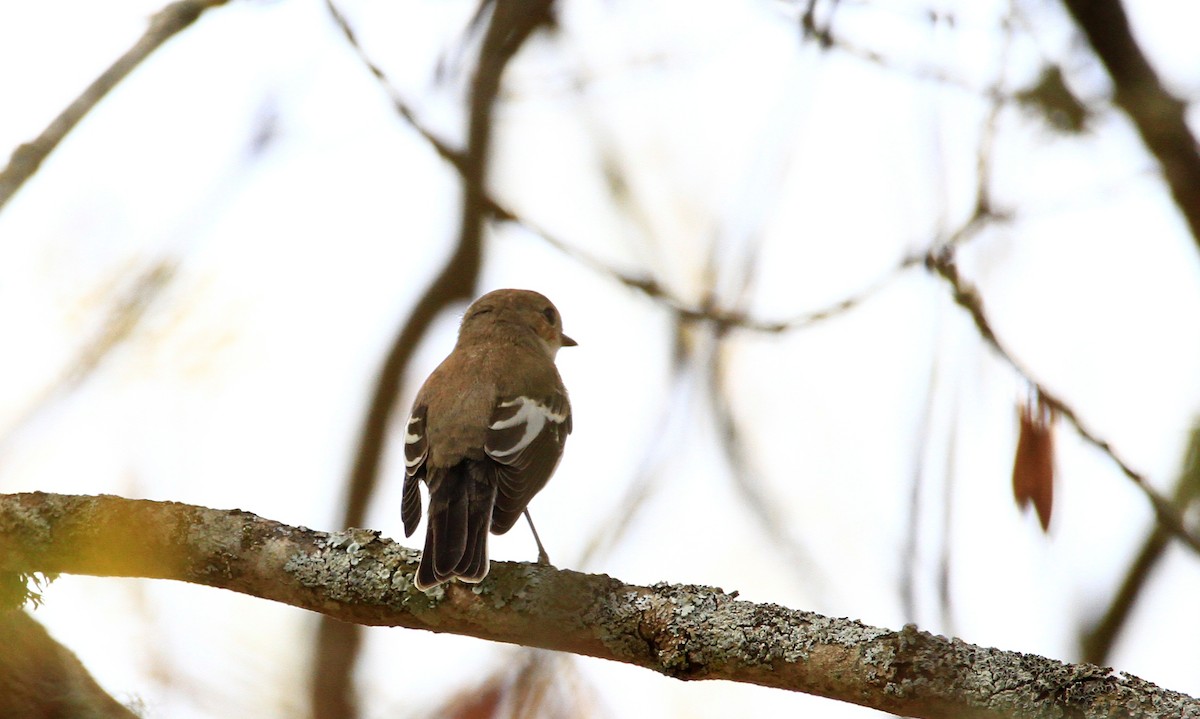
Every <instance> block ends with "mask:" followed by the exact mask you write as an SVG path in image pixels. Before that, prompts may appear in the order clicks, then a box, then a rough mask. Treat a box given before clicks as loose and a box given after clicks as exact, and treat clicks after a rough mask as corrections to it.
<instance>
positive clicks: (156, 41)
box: [0, 0, 227, 209]
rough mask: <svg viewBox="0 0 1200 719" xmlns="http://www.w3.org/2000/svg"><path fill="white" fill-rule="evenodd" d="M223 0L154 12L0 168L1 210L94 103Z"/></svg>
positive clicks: (194, 0) (190, 0) (187, 1)
mask: <svg viewBox="0 0 1200 719" xmlns="http://www.w3.org/2000/svg"><path fill="white" fill-rule="evenodd" d="M226 2H227V0H177V2H173V3H171V4H170V5H167V6H166V7H164V8H163V9H162V10H159V11H158V12H157V13H155V14H154V17H153V18H151V19H150V27H148V28H146V32H145V33H143V34H142V36H141V37H140V38H139V39H138V41H137V42H136V43H134V45H133V47H131V48H129V50H127V51H126V52H125V54H124V55H122V56H121V57H119V58H117V60H116V62H114V63H113V64H112V65H110V66H109V68H108V69H107V70H105V71H104V72H103V73H102V74H101V75H100V77H98V78H96V79H95V80H94V81H93V82H92V84H91V85H88V87H87V89H86V90H84V91H83V94H81V95H80V96H79V97H77V98H76V99H75V101H74V102H72V103H71V104H70V105H68V106H67V108H66V109H65V110H63V111H62V112H61V113H59V114H58V117H56V118H54V120H53V121H51V123H50V124H49V125H48V126H47V127H46V129H45V130H42V134H40V135H38V136H37V138H35V139H34V140H32V141H30V142H27V143H25V144H22V145H19V146H18V147H17V149H16V150H14V151H13V154H12V158H10V159H9V161H8V166H7V167H5V168H4V169H3V170H0V209H3V207H4V205H6V204H7V203H8V201H9V200H10V199H12V196H13V195H14V194H16V192H17V190H19V189H21V186H22V185H24V184H25V181H26V180H28V179H29V178H30V177H33V175H34V173H36V172H37V171H38V168H39V167H41V166H42V162H43V161H44V160H45V159H46V158H47V157H49V155H50V153H51V152H53V151H54V148H56V147H58V144H59V143H60V142H62V140H63V138H64V137H66V136H67V134H68V133H69V132H71V130H73V129H74V128H75V126H76V125H78V124H79V121H80V120H82V119H83V118H84V116H85V115H87V114H88V113H89V112H91V110H92V108H93V107H95V106H96V103H98V102H100V101H101V100H103V99H104V96H105V95H107V94H108V91H109V90H111V89H113V88H114V87H116V86H117V84H118V83H120V82H121V81H122V80H124V79H125V76H126V75H128V74H129V73H130V72H132V71H133V69H134V68H136V67H137V66H138V65H140V64H141V63H142V61H143V60H145V59H146V58H147V57H149V55H150V53H152V52H154V51H155V50H157V49H158V48H159V47H160V46H161V45H162V44H163V43H164V42H166V41H167V40H170V39H171V38H172V37H174V36H175V34H176V33H178V32H180V31H182V30H185V29H186V28H187V27H188V26H190V25H191V24H192V23H193V22H195V21H196V19H197V18H198V17H200V15H201V14H203V13H204V11H205V10H208V9H209V8H213V7H217V6H218V5H224V4H225V3H226Z"/></svg>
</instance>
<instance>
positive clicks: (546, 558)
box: [525, 507, 550, 567]
mask: <svg viewBox="0 0 1200 719" xmlns="http://www.w3.org/2000/svg"><path fill="white" fill-rule="evenodd" d="M525 520H526V521H528V522H529V531H531V532H533V541H535V542H537V545H538V564H541V565H544V566H547V567H548V566H550V555H549V554H546V548H545V547H543V546H542V539H541V537H539V536H538V533H537V529H536V528H534V526H533V517H531V516H529V508H528V507H526V508H525Z"/></svg>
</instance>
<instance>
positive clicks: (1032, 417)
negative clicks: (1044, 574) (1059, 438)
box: [1013, 390, 1054, 531]
mask: <svg viewBox="0 0 1200 719" xmlns="http://www.w3.org/2000/svg"><path fill="white" fill-rule="evenodd" d="M1018 414H1019V415H1020V420H1021V430H1020V434H1019V435H1018V437H1017V454H1016V458H1015V460H1014V461H1013V496H1014V497H1015V498H1016V500H1017V506H1018V507H1019V508H1020V509H1022V510H1024V509H1025V508H1026V507H1028V506H1029V504H1030V503H1032V504H1033V506H1034V508H1035V509H1036V510H1037V514H1038V520H1039V521H1040V522H1041V524H1042V531H1047V530H1048V529H1049V528H1050V509H1051V506H1052V505H1053V502H1054V427H1053V423H1054V411H1053V409H1051V408H1050V406H1049V405H1047V404H1046V402H1045V400H1044V399H1043V398H1042V396H1041V395H1040V394H1039V393H1038V392H1037V391H1036V390H1035V391H1034V392H1033V396H1031V397H1029V398H1027V399H1026V400H1025V402H1024V403H1023V404H1022V405H1021V406H1020V407H1019V408H1018Z"/></svg>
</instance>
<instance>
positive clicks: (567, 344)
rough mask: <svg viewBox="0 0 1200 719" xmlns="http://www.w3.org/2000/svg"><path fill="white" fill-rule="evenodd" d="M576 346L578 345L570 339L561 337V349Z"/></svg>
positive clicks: (564, 336)
mask: <svg viewBox="0 0 1200 719" xmlns="http://www.w3.org/2000/svg"><path fill="white" fill-rule="evenodd" d="M578 345H579V343H578V342H576V341H575V340H573V339H571V338H570V337H568V336H566V335H563V336H562V346H563V347H576V346H578Z"/></svg>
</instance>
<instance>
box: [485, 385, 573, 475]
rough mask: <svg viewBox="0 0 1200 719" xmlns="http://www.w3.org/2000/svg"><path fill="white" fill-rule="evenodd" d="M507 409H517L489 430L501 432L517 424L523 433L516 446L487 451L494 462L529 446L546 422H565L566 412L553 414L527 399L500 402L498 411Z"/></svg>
mask: <svg viewBox="0 0 1200 719" xmlns="http://www.w3.org/2000/svg"><path fill="white" fill-rule="evenodd" d="M507 407H518V409H517V411H516V414H514V415H513V416H511V417H507V418H505V419H502V420H499V421H496V422H493V423H492V424H491V425H490V426H489V428H490V429H493V430H503V429H508V428H510V427H516V426H517V425H519V424H524V425H525V432H524V434H522V435H521V438H520V439H519V440H517V442H516V444H514V445H513V446H511V447H509V448H508V449H502V450H493V449H488V450H487V453H488V454H489V455H491V456H492V457H494V458H495V459H496V460H498V461H500V460H503V458H505V457H511V456H512V455H514V454H518V453H520V452H521V451H522V450H524V449H525V448H526V447H528V446H529V444H530V443H531V442H533V440H534V439H535V438H536V437H537V436H538V435H539V434H541V433H542V430H543V429H545V427H546V422H553V423H555V424H559V425H561V424H562V423H563V422H565V421H566V420H567V416H568V415H567V413H566V412H554V411H553V410H551V409H550V408H549V407H547V406H545V405H543V404H540V403H538V402H536V401H534V400H532V399H529V398H528V397H517V398H516V399H512V400H509V401H507V402H501V403H500V405H499V408H500V409H504V408H507Z"/></svg>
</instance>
